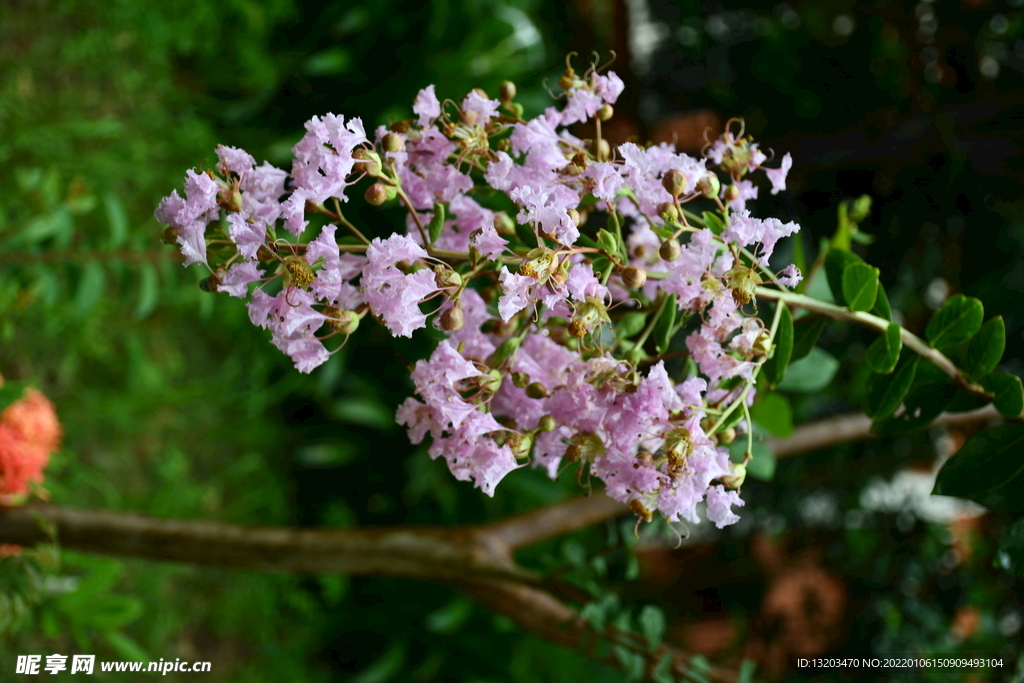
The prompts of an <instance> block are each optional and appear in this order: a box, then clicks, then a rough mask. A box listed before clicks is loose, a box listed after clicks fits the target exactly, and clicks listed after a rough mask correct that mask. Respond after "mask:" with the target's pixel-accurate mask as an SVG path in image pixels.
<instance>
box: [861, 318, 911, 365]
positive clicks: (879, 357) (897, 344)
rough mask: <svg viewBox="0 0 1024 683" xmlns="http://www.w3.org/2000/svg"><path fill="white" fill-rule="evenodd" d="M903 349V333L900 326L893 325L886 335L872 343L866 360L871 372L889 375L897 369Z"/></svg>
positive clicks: (865, 357) (886, 331)
mask: <svg viewBox="0 0 1024 683" xmlns="http://www.w3.org/2000/svg"><path fill="white" fill-rule="evenodd" d="M902 349H903V331H902V329H901V328H900V326H899V325H896V324H895V323H893V324H892V325H889V327H887V328H886V330H885V334H883V335H882V336H880V337H879V338H878V339H876V340H875V341H873V342H871V345H870V346H868V350H867V353H866V354H865V356H864V360H866V361H867V364H868V367H869V368H871V372H876V373H878V374H881V375H888V374H889V373H890V372H892V371H893V368H895V367H896V361H898V360H899V359H900V351H901V350H902Z"/></svg>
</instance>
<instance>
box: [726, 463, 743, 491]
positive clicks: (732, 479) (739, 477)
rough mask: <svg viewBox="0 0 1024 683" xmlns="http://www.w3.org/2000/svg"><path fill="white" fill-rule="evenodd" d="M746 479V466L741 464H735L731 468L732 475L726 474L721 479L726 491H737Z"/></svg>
mask: <svg viewBox="0 0 1024 683" xmlns="http://www.w3.org/2000/svg"><path fill="white" fill-rule="evenodd" d="M746 479H747V466H746V465H744V464H743V463H737V464H734V465H733V466H732V474H727V475H725V476H724V477H722V485H723V486H725V488H727V489H738V488H739V487H741V486H743V482H744V481H746Z"/></svg>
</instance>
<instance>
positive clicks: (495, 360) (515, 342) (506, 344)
mask: <svg viewBox="0 0 1024 683" xmlns="http://www.w3.org/2000/svg"><path fill="white" fill-rule="evenodd" d="M522 343H523V340H522V339H520V338H519V337H509V338H508V339H506V340H505V341H503V342H502V343H501V346H499V347H498V348H497V349H495V350H494V353H492V354H491V362H490V363H488V365H490V366H491V367H492V368H497V367H500V366H502V365H504V364H505V363H506V362H507V361H508V360H509V359H510V358H512V357H513V356H515V354H516V351H518V350H519V345H520V344H522Z"/></svg>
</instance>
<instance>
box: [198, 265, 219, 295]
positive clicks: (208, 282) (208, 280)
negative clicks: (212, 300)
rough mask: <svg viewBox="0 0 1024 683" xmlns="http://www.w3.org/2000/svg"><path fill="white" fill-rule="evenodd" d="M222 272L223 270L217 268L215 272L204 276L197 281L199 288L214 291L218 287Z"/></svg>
mask: <svg viewBox="0 0 1024 683" xmlns="http://www.w3.org/2000/svg"><path fill="white" fill-rule="evenodd" d="M223 274H224V273H223V271H219V270H218V271H217V272H216V273H213V274H212V275H210V277H204V278H203V279H202V280H200V281H199V289H201V290H203V291H204V292H216V291H217V288H218V287H220V284H221V279H220V276H221V275H223Z"/></svg>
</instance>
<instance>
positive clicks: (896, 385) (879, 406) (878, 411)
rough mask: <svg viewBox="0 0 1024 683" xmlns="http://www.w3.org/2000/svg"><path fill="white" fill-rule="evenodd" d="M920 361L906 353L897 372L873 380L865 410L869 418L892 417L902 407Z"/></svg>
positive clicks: (913, 354) (917, 357)
mask: <svg viewBox="0 0 1024 683" xmlns="http://www.w3.org/2000/svg"><path fill="white" fill-rule="evenodd" d="M919 360H920V357H919V356H918V355H917V354H915V353H912V352H911V351H905V352H904V353H903V358H902V360H901V361H900V362H899V363H897V365H896V369H895V372H893V373H892V374H891V375H876V376H874V377H872V378H871V380H870V383H869V384H868V395H867V405H866V406H865V408H864V412H865V413H867V415H868V417H870V418H871V419H872V420H880V419H882V418H885V417H888V416H889V415H892V414H893V413H894V412H895V411H896V409H897V408H899V407H900V403H902V402H903V397H904V396H906V395H907V392H908V391H910V385H911V384H913V383H914V376H915V375H916V374H917V364H918V361H919Z"/></svg>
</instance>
